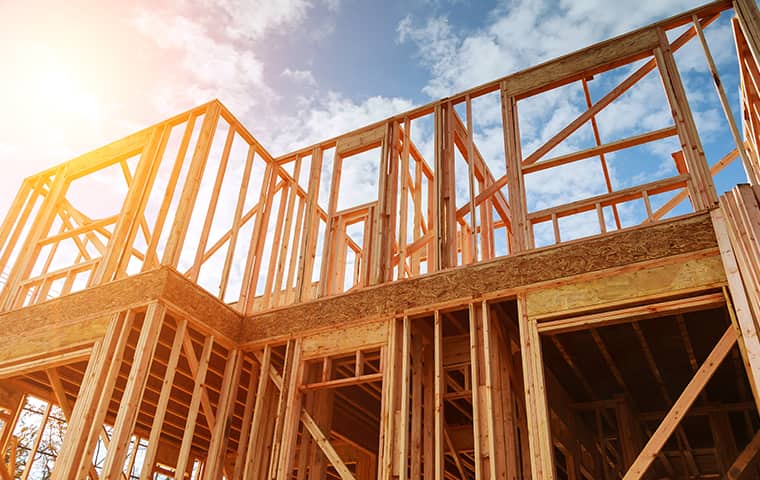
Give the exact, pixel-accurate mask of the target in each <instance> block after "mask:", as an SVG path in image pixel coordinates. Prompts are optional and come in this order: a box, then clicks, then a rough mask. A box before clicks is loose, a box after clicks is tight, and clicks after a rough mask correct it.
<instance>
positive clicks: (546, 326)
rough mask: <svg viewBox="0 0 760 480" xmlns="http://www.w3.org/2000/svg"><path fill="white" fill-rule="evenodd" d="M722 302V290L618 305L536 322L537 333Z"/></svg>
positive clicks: (592, 326) (673, 313) (687, 310)
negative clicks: (614, 307)
mask: <svg viewBox="0 0 760 480" xmlns="http://www.w3.org/2000/svg"><path fill="white" fill-rule="evenodd" d="M724 304H725V297H724V296H723V293H721V292H718V293H708V294H704V295H697V296H696V297H687V298H682V299H677V300H668V301H663V302H654V303H647V304H644V305H637V306H635V307H628V308H621V309H616V310H613V311H608V312H601V313H591V314H587V315H579V316H573V317H571V318H563V319H561V320H551V321H544V322H538V332H539V333H549V334H558V333H567V332H574V331H576V330H583V329H586V328H599V327H604V326H608V325H615V324H618V323H625V322H635V321H639V320H644V319H646V318H650V317H652V316H660V315H675V314H677V313H686V312H691V311H695V310H705V309H709V308H716V307H720V306H722V305H724Z"/></svg>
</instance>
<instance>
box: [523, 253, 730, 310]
mask: <svg viewBox="0 0 760 480" xmlns="http://www.w3.org/2000/svg"><path fill="white" fill-rule="evenodd" d="M725 283H726V274H725V272H724V271H723V264H722V263H721V260H720V254H719V252H718V250H717V249H712V250H707V251H704V252H700V254H699V256H697V257H696V258H688V257H687V258H684V259H683V260H682V261H680V262H677V263H670V264H665V265H656V266H653V267H651V268H645V269H636V270H633V269H632V270H631V271H628V272H619V273H615V275H609V276H600V277H599V278H595V279H580V281H577V282H572V283H567V284H565V285H559V286H557V287H553V288H544V289H540V290H536V291H532V292H529V293H528V296H527V300H528V311H527V314H528V316H529V317H531V318H535V319H538V320H541V319H547V317H554V318H557V317H567V316H569V315H575V314H577V313H579V312H584V311H589V310H597V311H598V310H600V309H603V308H606V307H607V306H617V305H621V304H623V305H624V304H626V303H628V304H629V305H630V304H633V303H634V302H636V303H639V302H644V301H652V300H654V301H656V302H659V301H662V300H664V299H666V298H667V297H668V296H669V297H670V298H671V299H672V298H673V297H674V296H676V295H678V294H679V292H694V291H699V290H702V291H704V290H707V289H712V288H720V287H721V286H723V285H725ZM592 318H593V317H592Z"/></svg>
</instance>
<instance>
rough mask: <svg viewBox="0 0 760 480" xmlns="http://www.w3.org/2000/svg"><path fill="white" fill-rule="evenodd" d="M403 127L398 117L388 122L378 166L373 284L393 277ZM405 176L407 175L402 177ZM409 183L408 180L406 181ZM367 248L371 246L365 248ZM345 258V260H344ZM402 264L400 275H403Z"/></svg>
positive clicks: (373, 245) (372, 257) (370, 256)
mask: <svg viewBox="0 0 760 480" xmlns="http://www.w3.org/2000/svg"><path fill="white" fill-rule="evenodd" d="M400 130H401V128H400V126H399V123H398V122H397V121H395V120H392V121H390V122H387V123H386V124H385V135H384V137H383V143H382V147H381V157H380V168H379V169H378V175H379V178H378V182H377V183H378V192H377V209H376V210H375V215H376V217H375V225H376V228H375V230H374V232H373V237H374V241H373V242H372V251H371V254H370V255H369V258H370V264H371V274H370V284H371V285H377V284H379V283H383V282H387V281H389V280H392V279H393V263H392V262H393V254H394V251H395V246H396V205H397V202H398V183H399V182H398V178H399V175H398V170H399V151H398V143H399V136H400ZM402 178H403V177H402ZM403 183H406V182H403ZM365 251H367V249H366V248H365ZM341 260H342V259H341ZM402 268H403V265H401V264H399V278H401V277H402V276H403V274H402V273H403V272H402V271H401V269H402Z"/></svg>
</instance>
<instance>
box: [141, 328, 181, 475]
mask: <svg viewBox="0 0 760 480" xmlns="http://www.w3.org/2000/svg"><path fill="white" fill-rule="evenodd" d="M186 330H187V320H186V319H182V320H180V321H178V322H177V329H176V330H175V332H174V342H173V343H172V347H171V351H170V353H169V360H168V362H167V364H166V372H165V373H164V379H163V383H162V385H161V393H160V395H159V400H158V405H157V406H156V412H155V413H154V414H153V424H152V426H151V429H150V437H149V438H148V448H147V449H146V451H145V456H144V457H143V462H142V469H141V471H140V480H149V479H150V478H151V477H152V473H153V464H154V463H155V460H156V453H158V447H159V442H160V441H161V429H162V427H163V423H164V416H165V415H166V408H167V406H168V404H169V397H170V395H171V391H172V386H173V385H174V375H175V374H176V373H177V364H178V363H179V357H180V355H181V354H182V343H183V340H184V338H185V331H186Z"/></svg>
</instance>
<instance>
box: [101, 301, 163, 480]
mask: <svg viewBox="0 0 760 480" xmlns="http://www.w3.org/2000/svg"><path fill="white" fill-rule="evenodd" d="M165 313H166V307H165V306H164V305H163V304H161V303H151V304H150V305H148V310H147V312H146V313H145V320H143V323H142V326H141V329H140V337H139V338H138V340H137V345H136V346H135V356H134V358H133V359H132V368H131V369H130V371H129V380H128V381H127V385H126V386H125V387H124V394H123V395H122V397H121V401H120V402H119V411H118V413H117V415H116V421H115V422H114V427H113V433H112V434H111V445H110V448H109V449H108V454H107V455H106V459H105V461H104V464H103V475H104V476H105V477H106V478H116V477H118V476H119V475H121V472H122V469H123V467H124V458H125V456H126V454H127V447H128V446H129V441H130V437H131V435H132V429H133V428H134V426H135V422H136V421H137V414H138V413H139V411H140V403H141V402H142V396H143V391H144V390H145V384H146V383H147V381H148V374H149V373H150V366H151V363H152V362H153V354H154V353H155V351H156V345H157V344H158V337H159V334H160V332H161V327H162V326H163V324H164V314H165Z"/></svg>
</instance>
